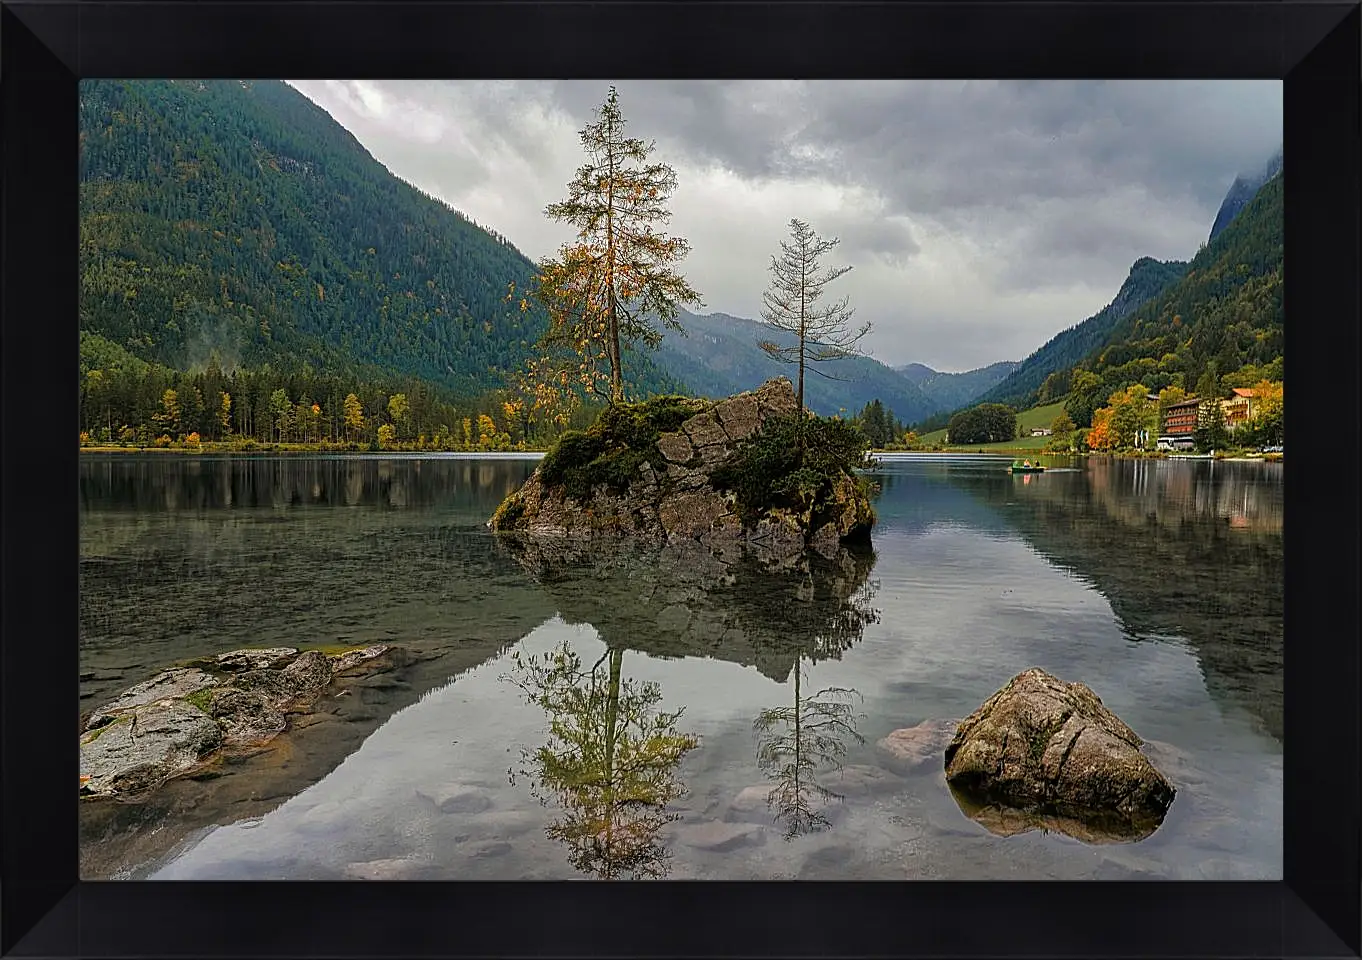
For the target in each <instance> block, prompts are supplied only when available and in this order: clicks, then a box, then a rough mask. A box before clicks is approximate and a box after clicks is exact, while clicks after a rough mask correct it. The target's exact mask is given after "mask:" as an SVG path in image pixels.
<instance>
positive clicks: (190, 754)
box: [80, 644, 402, 798]
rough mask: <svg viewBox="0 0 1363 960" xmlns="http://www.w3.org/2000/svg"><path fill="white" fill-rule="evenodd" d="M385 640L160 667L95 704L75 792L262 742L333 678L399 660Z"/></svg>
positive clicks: (188, 768) (148, 784) (136, 787)
mask: <svg viewBox="0 0 1363 960" xmlns="http://www.w3.org/2000/svg"><path fill="white" fill-rule="evenodd" d="M401 659H402V653H401V651H400V650H399V649H398V648H394V647H389V646H385V645H382V644H380V645H376V646H371V647H364V648H357V649H353V650H345V651H342V652H340V653H337V654H331V655H328V654H323V653H320V652H318V651H316V650H310V651H308V652H306V653H299V651H297V650H295V649H293V648H275V649H270V650H234V651H232V652H231V653H225V654H222V655H221V656H219V657H217V658H213V659H209V660H202V661H198V662H196V663H195V664H192V665H190V666H188V667H178V668H175V669H171V670H165V671H163V672H161V673H160V674H157V675H156V676H155V677H152V678H151V679H150V680H147V681H145V682H143V683H139V684H137V685H136V686H133V687H131V688H129V689H128V690H127V691H125V692H124V693H123V694H122V695H120V696H119V697H117V698H115V699H114V700H112V701H110V702H109V703H108V704H106V705H105V706H103V707H100V708H99V709H98V710H95V711H93V712H92V713H91V714H90V716H89V717H88V718H87V719H86V720H85V721H84V722H83V723H82V724H81V734H80V795H81V796H82V797H91V798H93V797H124V796H132V795H137V794H143V793H146V792H147V791H150V790H153V789H155V788H156V787H158V786H160V785H161V784H162V783H164V782H165V781H167V780H169V779H171V778H173V777H179V776H184V775H186V774H192V773H195V772H196V771H198V770H200V769H202V768H203V767H204V766H205V764H207V763H209V762H210V761H212V760H213V759H215V758H216V757H217V756H218V755H219V753H220V752H221V751H224V750H228V751H230V750H233V749H237V750H244V749H249V748H254V747H260V746H263V745H265V744H267V743H269V741H270V740H272V739H274V738H275V737H276V736H278V735H279V734H280V733H283V732H284V730H286V729H287V728H288V725H289V721H288V717H289V715H291V714H298V713H306V712H309V711H310V710H312V709H313V707H314V706H315V704H316V703H317V701H318V699H319V698H320V697H321V695H322V693H323V692H324V691H325V690H326V689H327V687H328V686H330V685H331V682H332V680H333V678H334V677H336V676H338V675H340V674H342V673H345V674H347V675H349V674H350V673H351V672H352V671H359V670H360V668H361V666H362V665H363V666H364V667H366V668H368V670H371V671H378V670H386V669H391V668H393V667H395V666H398V665H399V663H400V661H401Z"/></svg>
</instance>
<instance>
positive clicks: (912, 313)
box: [293, 80, 1282, 370]
mask: <svg viewBox="0 0 1363 960" xmlns="http://www.w3.org/2000/svg"><path fill="white" fill-rule="evenodd" d="M293 85H294V86H295V87H297V88H298V89H299V90H301V91H302V92H303V93H304V94H306V95H307V96H308V97H310V98H311V99H312V100H313V101H315V102H316V103H318V104H319V105H321V106H322V107H323V108H324V109H326V110H327V111H328V112H329V113H330V114H331V115H332V116H333V117H335V119H336V120H337V121H339V122H340V123H341V124H343V125H344V126H345V127H346V128H347V129H349V130H350V131H351V132H352V133H353V134H354V135H355V136H356V138H357V139H359V141H360V142H361V143H363V144H364V145H365V147H366V148H368V150H369V151H370V152H371V153H372V154H373V155H374V156H375V157H376V158H377V159H378V160H379V161H380V162H382V163H383V164H385V165H386V166H387V167H388V168H389V169H390V170H391V171H392V172H393V173H395V174H397V175H398V176H400V177H402V178H403V179H405V180H408V181H410V182H412V183H414V184H416V185H417V186H419V187H421V188H422V189H423V190H425V191H427V192H428V193H431V194H434V195H436V196H438V197H441V198H442V199H444V200H445V201H447V202H448V203H450V204H451V205H452V206H454V207H455V208H457V209H459V210H461V211H463V212H465V213H466V214H468V215H469V216H471V217H472V218H473V219H474V220H476V221H478V222H479V223H482V224H483V225H485V226H488V227H491V228H493V229H495V230H496V231H498V232H499V233H501V234H503V235H505V236H506V237H508V238H509V239H510V240H511V241H512V242H513V243H515V244H516V245H517V246H518V247H519V248H520V249H521V250H522V251H524V252H525V253H526V254H528V255H529V256H531V257H533V258H539V257H541V256H544V255H547V254H550V253H552V252H553V251H554V250H555V249H556V248H557V247H558V245H559V244H560V243H562V242H563V241H565V240H566V239H568V237H569V232H568V228H566V227H564V226H562V225H559V224H554V223H550V222H548V221H546V220H545V219H544V217H543V209H544V206H545V204H547V203H550V202H552V201H554V200H558V199H560V198H562V196H563V195H564V193H565V185H566V184H567V182H568V180H569V178H570V177H571V176H572V174H573V172H574V170H575V169H576V167H577V166H578V165H579V164H580V163H581V162H582V159H583V155H582V152H581V145H580V143H579V141H578V138H577V131H578V130H579V129H580V128H581V127H582V126H583V125H584V124H585V123H586V122H588V121H589V120H590V119H591V114H592V110H593V109H594V108H595V107H596V106H597V105H599V104H600V102H601V101H602V100H603V99H604V97H605V94H606V90H607V87H608V86H609V82H608V81H599V82H598V81H520V80H515V81H510V80H503V81H413V80H397V81H370V80H363V81H360V80H354V81H341V80H330V81H320V80H318V81H313V80H309V81H295V82H293ZM616 86H617V88H618V90H619V92H620V103H621V108H622V110H623V112H624V115H625V117H626V118H627V120H628V121H629V127H628V132H629V133H630V134H631V135H633V136H638V137H641V138H643V139H645V140H654V141H656V143H657V150H656V152H655V154H654V157H655V158H656V159H659V160H662V161H664V162H667V163H670V164H671V165H672V166H673V167H674V168H675V169H676V171H677V176H678V180H679V184H678V187H677V191H676V194H675V195H674V197H673V203H672V210H673V220H672V223H671V226H670V230H671V232H674V233H678V234H680V235H682V236H684V237H686V238H687V239H688V240H689V241H690V242H691V244H692V252H691V255H690V256H689V257H688V258H687V260H686V262H685V264H684V267H683V269H684V272H685V273H686V275H687V277H688V279H689V280H690V281H691V283H692V285H693V286H695V287H696V289H697V290H699V291H700V293H701V295H702V296H703V297H704V298H705V310H704V311H702V312H723V313H729V314H734V315H737V316H744V317H754V318H755V317H756V316H757V315H758V309H759V305H760V303H761V295H762V290H763V289H764V287H765V286H766V282H767V276H768V274H767V265H768V263H769V261H770V257H771V254H773V253H775V252H776V250H777V246H778V244H779V242H780V241H781V240H782V239H783V238H784V237H785V236H786V235H787V232H788V227H787V224H788V222H789V220H790V218H791V217H799V218H801V219H804V220H808V221H809V222H810V223H811V224H812V225H813V227H814V228H815V230H817V231H818V232H819V233H820V234H822V235H824V236H834V237H838V238H840V239H841V241H842V243H841V245H840V246H839V247H838V248H836V250H835V251H834V253H833V255H832V257H831V262H835V263H845V264H851V265H852V266H853V268H854V269H853V270H852V271H851V272H850V273H849V274H847V276H846V277H844V278H843V279H841V280H839V281H838V282H837V284H836V285H835V286H834V287H830V288H829V289H830V292H832V291H834V290H837V292H838V295H842V294H846V295H848V296H849V297H850V299H851V303H852V305H853V306H854V307H855V308H856V309H857V319H858V320H863V319H867V320H871V321H872V323H873V325H874V330H873V333H872V334H871V336H870V337H868V338H867V344H868V346H869V348H870V350H871V352H872V353H873V354H874V355H875V356H876V357H878V358H879V359H881V360H884V361H885V362H887V363H891V364H902V363H908V362H911V361H917V362H920V363H926V364H928V365H929V366H932V367H934V368H936V369H939V370H965V369H970V368H973V367H977V366H981V365H983V364H987V363H992V362H994V361H996V360H1020V359H1022V358H1023V357H1024V356H1026V355H1027V354H1028V353H1030V352H1031V351H1032V350H1034V349H1036V348H1037V347H1038V346H1040V345H1041V344H1042V343H1043V342H1044V341H1045V340H1047V339H1048V338H1049V337H1051V336H1052V335H1054V334H1055V333H1057V332H1058V331H1060V330H1061V329H1063V328H1065V327H1068V326H1071V325H1072V324H1074V323H1077V322H1079V321H1080V320H1083V319H1084V318H1086V317H1088V316H1090V315H1092V314H1093V313H1095V312H1096V311H1097V310H1099V309H1100V308H1102V307H1103V306H1104V305H1105V304H1106V303H1107V302H1108V301H1110V300H1111V299H1112V297H1113V296H1114V295H1115V294H1116V292H1117V289H1118V288H1119V287H1120V285H1121V283H1122V281H1123V280H1124V279H1125V277H1126V275H1127V272H1128V270H1129V269H1130V266H1131V263H1132V261H1134V260H1135V259H1137V258H1138V257H1142V256H1152V257H1156V258H1159V259H1162V260H1171V259H1187V258H1188V257H1190V256H1192V254H1193V253H1194V252H1195V251H1196V250H1197V247H1198V245H1199V244H1200V243H1202V242H1203V241H1205V240H1206V237H1207V233H1208V231H1209V230H1210V228H1211V224H1212V220H1213V218H1214V217H1215V215H1216V210H1217V207H1218V206H1219V205H1220V203H1221V199H1222V197H1223V196H1224V194H1225V192H1226V189H1227V188H1228V187H1229V186H1230V183H1231V181H1232V180H1233V179H1234V178H1235V175H1236V174H1237V173H1238V172H1242V171H1249V170H1257V169H1259V168H1261V167H1262V166H1263V164H1264V163H1265V161H1267V159H1268V158H1269V156H1270V155H1271V154H1272V152H1273V151H1274V149H1275V148H1276V147H1277V146H1278V145H1279V144H1280V143H1281V142H1282V84H1281V83H1280V82H1279V81H1276V80H1274V81H1225V80H1221V81H1146V80H1135V81H1122V82H1114V81H1105V82H1089V81H1083V82H1070V81H1010V82H979V81H971V82H966V81H921V80H914V81H694V80H693V81H638V80H627V81H620V82H618V83H617V84H616ZM838 288H840V289H838Z"/></svg>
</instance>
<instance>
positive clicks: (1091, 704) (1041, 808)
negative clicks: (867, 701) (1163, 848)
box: [944, 668, 1175, 839]
mask: <svg viewBox="0 0 1363 960" xmlns="http://www.w3.org/2000/svg"><path fill="white" fill-rule="evenodd" d="M1141 745H1142V741H1141V738H1140V737H1138V736H1137V735H1136V734H1135V732H1134V731H1132V729H1131V728H1130V727H1128V726H1127V725H1126V724H1125V723H1123V722H1122V721H1121V720H1120V719H1119V718H1118V717H1117V716H1116V714H1114V713H1112V711H1111V710H1108V709H1107V708H1106V707H1104V706H1103V703H1102V701H1101V700H1100V699H1099V698H1098V695H1097V694H1095V693H1094V692H1093V691H1092V690H1090V689H1089V688H1088V687H1086V686H1085V685H1084V684H1082V683H1066V682H1064V681H1063V680H1059V679H1057V678H1056V677H1053V676H1051V675H1050V674H1048V673H1046V672H1045V671H1044V670H1040V669H1037V668H1033V669H1031V670H1026V671H1024V672H1022V673H1020V674H1018V675H1017V676H1016V677H1014V678H1013V679H1012V680H1010V681H1008V683H1007V684H1005V685H1004V687H1003V688H1002V689H1000V690H999V691H998V692H997V693H995V694H994V695H993V696H991V697H990V698H989V699H988V700H986V701H985V702H984V704H983V705H982V706H981V707H980V708H979V709H978V710H976V711H975V712H974V713H973V714H971V715H970V716H969V717H966V719H965V720H963V721H962V722H961V724H960V726H959V727H958V728H957V730H956V734H955V736H953V737H952V739H951V742H950V743H949V744H948V745H947V748H946V751H945V755H944V760H945V768H946V777H947V781H948V782H949V783H950V784H951V785H952V787H953V788H954V789H955V790H956V791H957V792H959V793H960V794H961V795H962V796H965V797H968V798H971V800H972V801H973V802H974V803H975V804H976V806H977V807H978V809H980V810H990V809H993V808H994V807H996V806H998V807H1001V808H1014V809H1020V810H1024V811H1030V812H1035V813H1041V814H1046V815H1048V816H1053V817H1061V818H1065V819H1070V820H1076V821H1079V822H1081V823H1088V824H1096V825H1097V828H1098V829H1099V830H1100V831H1101V832H1104V833H1108V834H1115V835H1122V834H1125V835H1129V836H1132V837H1138V836H1143V835H1146V834H1148V833H1149V832H1152V831H1153V830H1154V828H1155V827H1157V826H1158V825H1159V824H1160V823H1161V822H1162V821H1163V819H1164V814H1165V812H1166V811H1167V810H1168V809H1169V805H1170V804H1171V803H1172V802H1173V800H1174V793H1175V790H1174V786H1173V784H1171V783H1170V782H1169V781H1168V780H1167V779H1166V778H1165V777H1164V776H1163V775H1162V774H1161V773H1160V772H1159V771H1158V770H1156V769H1155V768H1154V766H1153V765H1152V764H1151V763H1150V761H1149V760H1148V759H1147V758H1146V757H1145V756H1144V755H1143V754H1142V753H1141ZM1000 818H1001V815H999V817H996V819H1000ZM1120 824H1124V826H1118V825H1120ZM1006 829H1012V828H1011V827H1007V828H1006ZM1013 832H1016V830H1014V831H1013ZM1064 832H1067V833H1068V832H1070V831H1068V830H1066V831H1064ZM1072 835H1073V834H1072ZM1080 839H1083V838H1082V837H1081V838H1080Z"/></svg>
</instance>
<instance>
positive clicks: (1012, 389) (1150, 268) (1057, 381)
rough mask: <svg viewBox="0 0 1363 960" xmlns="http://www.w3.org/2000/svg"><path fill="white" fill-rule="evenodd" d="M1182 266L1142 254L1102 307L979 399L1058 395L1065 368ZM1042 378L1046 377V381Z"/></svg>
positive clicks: (1020, 401) (1017, 400) (1019, 402)
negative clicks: (1118, 287)
mask: <svg viewBox="0 0 1363 960" xmlns="http://www.w3.org/2000/svg"><path fill="white" fill-rule="evenodd" d="M1187 269H1188V265H1187V264H1186V263H1182V262H1180V261H1177V260H1174V261H1167V262H1166V261H1160V260H1155V259H1152V258H1151V257H1142V258H1141V259H1139V260H1137V261H1136V262H1135V263H1134V264H1132V265H1131V272H1130V273H1129V274H1128V275H1127V278H1126V281H1125V282H1124V283H1123V284H1122V287H1121V289H1120V290H1119V291H1117V296H1116V297H1114V298H1113V300H1112V302H1111V303H1109V304H1108V305H1107V306H1106V307H1104V308H1103V309H1102V310H1099V311H1098V312H1097V313H1095V314H1094V315H1093V316H1091V317H1089V318H1088V319H1087V320H1084V321H1082V322H1080V323H1077V324H1075V325H1074V326H1072V327H1070V328H1069V329H1067V330H1062V331H1061V332H1060V333H1057V334H1056V335H1055V336H1054V337H1052V338H1051V339H1050V340H1048V341H1046V343H1045V344H1043V345H1042V346H1041V347H1040V348H1039V349H1038V350H1037V351H1036V352H1035V353H1033V354H1032V355H1031V356H1029V357H1027V359H1025V360H1023V361H1022V363H1021V364H1019V365H1018V367H1017V369H1016V370H1014V371H1013V372H1012V373H1010V374H1009V375H1008V376H1007V377H1005V378H1004V379H1003V380H1001V381H1000V382H999V384H998V385H997V386H995V387H994V388H993V389H991V390H989V391H988V392H986V393H985V394H984V395H983V396H981V397H979V398H978V400H979V402H982V403H1006V404H1008V405H1010V406H1012V407H1015V408H1017V409H1025V408H1027V407H1031V406H1033V405H1035V404H1037V403H1049V402H1050V401H1052V400H1055V399H1058V398H1059V397H1062V396H1064V394H1065V393H1066V392H1067V391H1068V389H1069V387H1068V386H1067V385H1066V384H1065V383H1064V382H1062V381H1064V380H1066V374H1067V372H1068V371H1069V370H1070V369H1071V368H1073V367H1074V365H1075V364H1077V363H1079V362H1081V361H1082V360H1083V359H1084V358H1085V357H1087V356H1089V355H1090V354H1091V353H1092V352H1093V351H1094V350H1096V349H1098V348H1099V347H1101V346H1102V345H1103V344H1104V343H1106V342H1107V341H1108V339H1109V337H1110V336H1111V333H1112V331H1113V329H1114V328H1115V327H1116V326H1117V324H1118V323H1119V322H1120V321H1121V319H1122V318H1123V317H1126V316H1128V315H1129V314H1130V313H1131V312H1132V311H1134V310H1136V309H1138V308H1139V307H1140V306H1141V305H1142V304H1144V303H1146V302H1147V301H1148V300H1150V299H1151V298H1152V297H1155V296H1158V295H1159V294H1160V293H1162V292H1163V291H1165V290H1167V289H1168V288H1169V287H1170V286H1172V285H1173V284H1174V283H1176V282H1177V281H1178V280H1179V278H1180V277H1182V276H1183V273H1184V271H1186V270H1187ZM1047 378H1052V379H1051V380H1050V382H1049V383H1048V382H1047Z"/></svg>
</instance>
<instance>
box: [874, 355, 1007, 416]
mask: <svg viewBox="0 0 1363 960" xmlns="http://www.w3.org/2000/svg"><path fill="white" fill-rule="evenodd" d="M1019 366H1021V362H1019V361H1016V360H1000V361H999V362H998V363H991V364H989V366H987V367H979V368H977V369H975V370H966V371H964V372H962V373H943V372H941V371H939V370H934V369H932V368H931V367H929V366H925V365H924V364H921V363H909V364H905V365H904V366H902V367H895V368H894V370H895V371H896V372H898V373H900V374H902V375H903V376H904V378H905V379H907V380H908V381H909V382H910V383H912V384H913V385H914V386H916V387H917V388H918V389H919V390H921V391H923V394H924V395H925V396H926V397H927V398H928V399H929V400H931V401H932V402H933V403H935V404H937V405H938V407H939V409H940V410H956V409H958V408H959V407H962V406H965V405H966V404H968V403H970V401H972V400H974V399H976V398H977V397H979V396H982V395H983V394H984V393H985V392H987V391H988V390H990V389H992V388H993V387H994V386H995V385H996V384H998V383H1000V382H1001V381H1002V380H1003V379H1004V377H1006V376H1008V375H1009V374H1010V373H1012V372H1013V371H1014V370H1016V369H1017V368H1018V367H1019Z"/></svg>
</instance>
